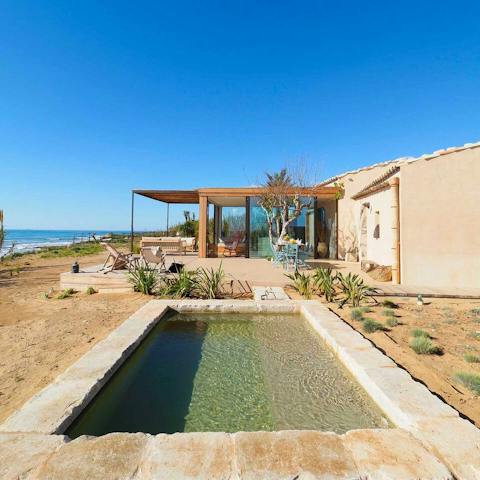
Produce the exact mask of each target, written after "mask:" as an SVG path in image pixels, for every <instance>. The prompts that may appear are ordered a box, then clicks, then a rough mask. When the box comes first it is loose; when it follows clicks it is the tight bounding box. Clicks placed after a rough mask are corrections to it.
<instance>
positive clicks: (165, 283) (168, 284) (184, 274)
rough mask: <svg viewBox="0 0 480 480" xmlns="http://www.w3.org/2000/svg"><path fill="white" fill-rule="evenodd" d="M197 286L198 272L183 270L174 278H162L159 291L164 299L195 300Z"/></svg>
mask: <svg viewBox="0 0 480 480" xmlns="http://www.w3.org/2000/svg"><path fill="white" fill-rule="evenodd" d="M196 285H197V271H196V270H187V269H186V268H183V269H182V270H180V271H179V272H178V273H177V274H176V275H175V276H174V277H165V278H162V283H161V285H160V288H159V290H158V293H159V295H161V296H162V297H170V298H193V297H194V296H195V288H196Z"/></svg>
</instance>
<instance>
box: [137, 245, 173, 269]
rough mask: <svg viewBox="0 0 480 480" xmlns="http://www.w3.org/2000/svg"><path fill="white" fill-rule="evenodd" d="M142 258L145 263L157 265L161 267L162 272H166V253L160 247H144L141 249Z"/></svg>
mask: <svg viewBox="0 0 480 480" xmlns="http://www.w3.org/2000/svg"><path fill="white" fill-rule="evenodd" d="M140 258H141V259H142V261H143V262H144V263H145V265H151V264H153V265H155V268H156V267H159V268H160V271H161V272H166V271H167V268H166V267H165V253H163V252H162V249H161V248H160V247H153V248H152V247H142V248H141V249H140Z"/></svg>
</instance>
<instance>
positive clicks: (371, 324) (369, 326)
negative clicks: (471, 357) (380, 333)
mask: <svg viewBox="0 0 480 480" xmlns="http://www.w3.org/2000/svg"><path fill="white" fill-rule="evenodd" d="M377 330H385V327H384V326H383V325H382V324H381V323H380V322H377V321H376V320H373V319H372V318H366V319H365V320H364V322H363V331H364V332H367V333H373V332H376V331H377Z"/></svg>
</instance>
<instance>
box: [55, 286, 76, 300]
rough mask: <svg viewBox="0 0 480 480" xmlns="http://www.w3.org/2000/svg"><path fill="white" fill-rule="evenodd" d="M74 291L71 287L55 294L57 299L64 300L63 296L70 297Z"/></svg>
mask: <svg viewBox="0 0 480 480" xmlns="http://www.w3.org/2000/svg"><path fill="white" fill-rule="evenodd" d="M74 293H75V290H74V289H73V288H67V289H65V290H63V292H60V293H59V294H58V296H57V298H58V299H59V300H64V299H65V298H68V297H71V296H72V295H73V294H74Z"/></svg>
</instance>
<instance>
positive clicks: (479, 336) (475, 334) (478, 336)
mask: <svg viewBox="0 0 480 480" xmlns="http://www.w3.org/2000/svg"><path fill="white" fill-rule="evenodd" d="M468 336H469V337H472V338H474V339H475V340H480V332H471V333H469V334H468Z"/></svg>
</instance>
